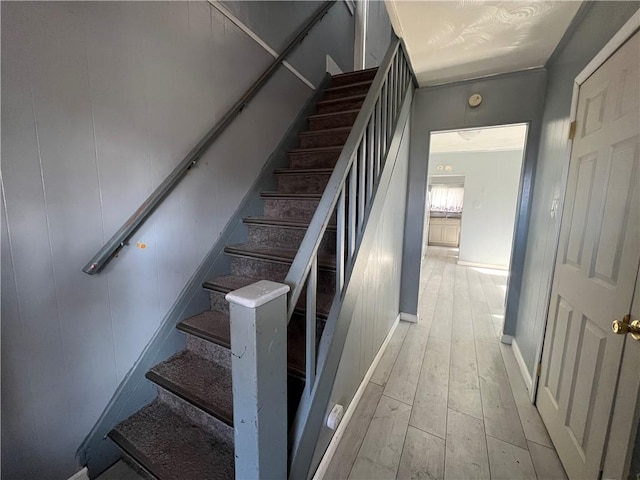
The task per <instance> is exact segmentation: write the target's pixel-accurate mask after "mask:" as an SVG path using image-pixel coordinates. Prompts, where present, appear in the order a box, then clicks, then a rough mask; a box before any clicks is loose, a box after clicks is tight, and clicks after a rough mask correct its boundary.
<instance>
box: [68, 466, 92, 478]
mask: <svg viewBox="0 0 640 480" xmlns="http://www.w3.org/2000/svg"><path fill="white" fill-rule="evenodd" d="M68 480H89V470H88V469H87V467H84V468H83V469H82V470H80V471H78V472H76V473H74V474H73V475H71V476H70V477H69V479H68Z"/></svg>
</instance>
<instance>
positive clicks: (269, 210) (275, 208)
mask: <svg viewBox="0 0 640 480" xmlns="http://www.w3.org/2000/svg"><path fill="white" fill-rule="evenodd" d="M260 197H261V198H262V200H263V202H264V215H265V216H267V217H278V218H302V219H306V220H310V219H311V218H312V217H313V214H314V213H316V210H317V208H318V204H319V203H320V198H322V194H321V193H285V192H262V193H261V194H260Z"/></svg>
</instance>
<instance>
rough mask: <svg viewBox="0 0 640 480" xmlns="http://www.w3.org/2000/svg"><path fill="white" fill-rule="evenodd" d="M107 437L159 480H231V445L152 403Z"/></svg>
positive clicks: (163, 407)
mask: <svg viewBox="0 0 640 480" xmlns="http://www.w3.org/2000/svg"><path fill="white" fill-rule="evenodd" d="M109 437H110V438H111V439H112V440H113V441H114V442H115V443H116V444H118V446H119V447H120V448H121V449H122V450H124V451H125V452H126V453H127V454H128V455H129V456H131V457H132V458H133V459H134V460H135V461H136V462H138V463H139V464H140V466H141V467H143V468H144V469H145V470H146V471H148V472H149V473H151V474H152V475H154V476H155V477H157V478H159V479H161V480H182V479H187V478H188V479H189V480H231V479H233V478H234V477H235V473H234V470H235V469H234V455H233V444H230V443H229V442H228V441H225V440H224V439H222V438H218V437H216V436H214V435H211V434H209V433H207V432H205V431H204V430H202V429H200V428H199V427H197V426H196V425H194V424H192V423H190V422H189V421H186V420H185V419H184V418H183V417H181V416H180V415H178V414H176V413H174V412H173V411H172V410H171V409H170V408H169V407H168V406H167V405H165V404H163V403H160V402H154V403H152V404H151V405H148V406H146V407H144V408H143V409H141V410H140V411H138V412H137V413H135V414H134V415H132V416H131V417H129V418H128V419H126V420H125V421H124V422H122V423H120V424H119V425H118V426H116V427H115V428H114V429H113V430H112V431H111V432H110V433H109Z"/></svg>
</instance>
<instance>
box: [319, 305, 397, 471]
mask: <svg viewBox="0 0 640 480" xmlns="http://www.w3.org/2000/svg"><path fill="white" fill-rule="evenodd" d="M401 318H402V313H398V316H397V317H396V319H395V321H394V322H393V325H392V326H391V330H389V333H388V334H387V337H386V338H385V339H384V342H382V345H381V346H380V349H379V350H378V353H377V354H376V356H375V358H374V359H373V362H371V366H370V367H369V370H367V373H366V374H365V376H364V378H363V379H362V383H360V386H359V387H358V390H356V393H355V395H354V396H353V398H352V399H351V403H349V407H348V408H347V410H346V412H344V417H342V421H341V422H340V425H338V428H337V429H336V433H334V434H333V438H332V439H331V442H330V443H329V446H328V447H327V450H326V451H325V452H324V455H323V457H322V460H321V461H320V464H319V465H318V468H317V469H316V473H315V474H314V475H313V480H322V479H323V478H324V475H325V474H326V473H327V469H328V468H329V464H330V463H331V459H332V458H333V455H334V454H335V453H336V450H337V449H338V444H339V443H340V440H341V439H342V436H343V435H344V432H345V430H346V429H347V426H348V425H349V421H350V420H351V417H352V416H353V413H354V412H355V410H356V408H357V407H358V404H359V403H360V399H361V398H362V395H363V394H364V390H365V388H367V384H368V383H369V380H370V379H371V376H372V375H373V372H374V371H375V370H376V367H377V366H378V363H380V359H381V358H382V356H383V355H384V352H385V350H386V349H387V346H388V345H389V342H390V341H391V337H393V333H394V332H395V331H396V328H397V327H398V323H400V320H401Z"/></svg>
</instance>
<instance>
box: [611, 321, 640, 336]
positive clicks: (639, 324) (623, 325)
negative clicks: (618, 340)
mask: <svg viewBox="0 0 640 480" xmlns="http://www.w3.org/2000/svg"><path fill="white" fill-rule="evenodd" d="M630 320H631V315H625V316H624V317H623V318H622V321H620V320H614V321H613V323H612V324H611V329H612V330H613V333H617V334H618V335H626V334H627V333H630V334H631V338H633V339H634V340H640V320H633V321H630Z"/></svg>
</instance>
